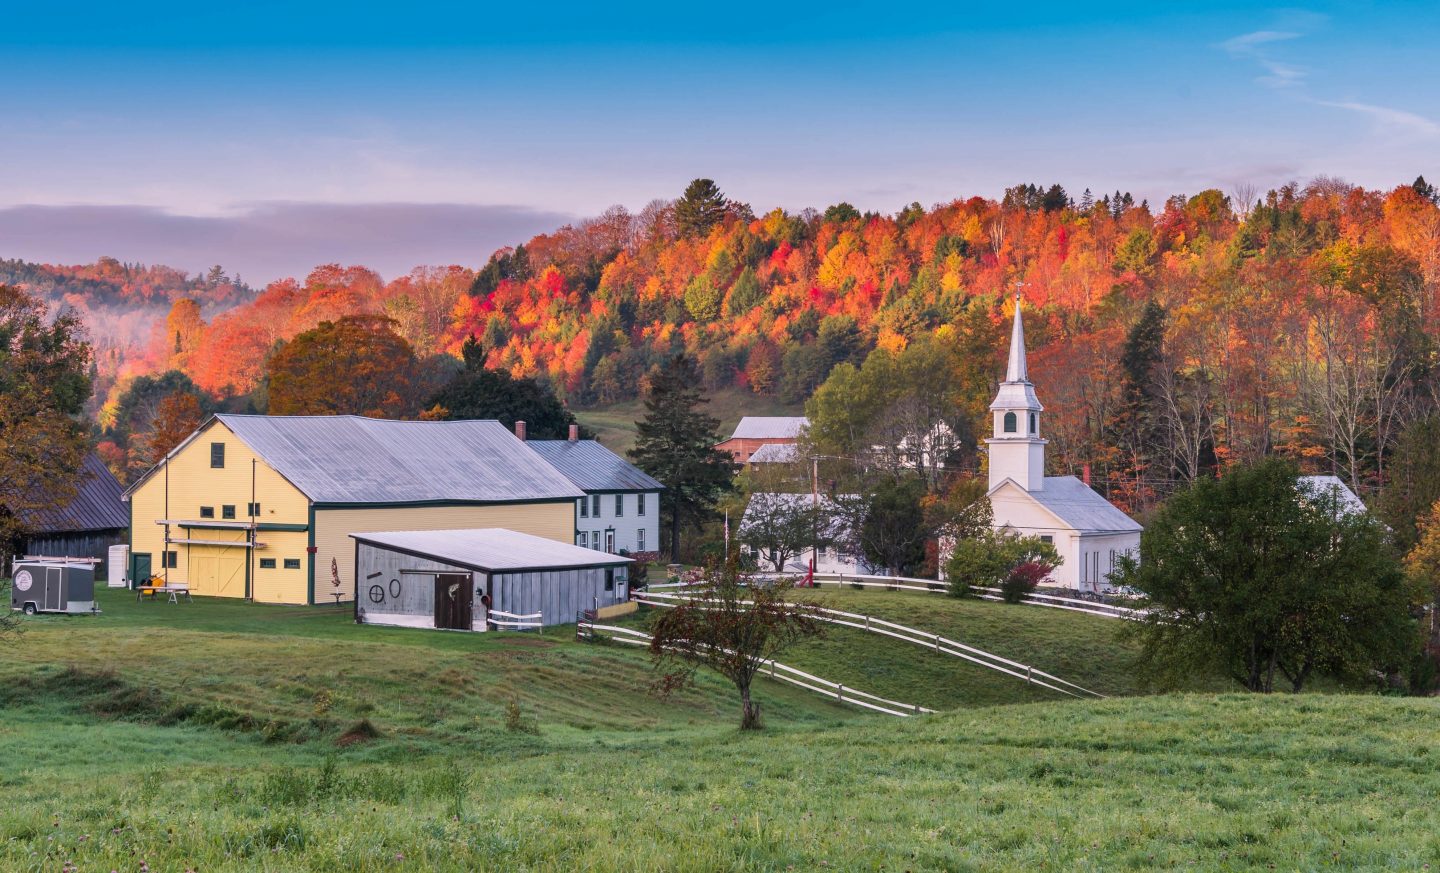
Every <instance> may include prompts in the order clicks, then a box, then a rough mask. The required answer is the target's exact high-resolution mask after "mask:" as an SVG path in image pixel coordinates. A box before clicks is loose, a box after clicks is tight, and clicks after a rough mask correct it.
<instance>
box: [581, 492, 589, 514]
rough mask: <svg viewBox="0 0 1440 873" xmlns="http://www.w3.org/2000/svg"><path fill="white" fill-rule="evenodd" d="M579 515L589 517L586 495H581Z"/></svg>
mask: <svg viewBox="0 0 1440 873" xmlns="http://www.w3.org/2000/svg"><path fill="white" fill-rule="evenodd" d="M580 517H581V518H589V517H590V498H588V497H582V498H580Z"/></svg>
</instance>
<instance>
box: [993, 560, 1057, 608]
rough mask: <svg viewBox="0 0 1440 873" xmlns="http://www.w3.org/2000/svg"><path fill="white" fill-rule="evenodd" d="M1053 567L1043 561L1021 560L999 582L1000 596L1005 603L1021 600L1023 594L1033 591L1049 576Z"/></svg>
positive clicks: (1023, 597) (1023, 596)
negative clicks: (1003, 579)
mask: <svg viewBox="0 0 1440 873" xmlns="http://www.w3.org/2000/svg"><path fill="white" fill-rule="evenodd" d="M1053 569H1055V568H1054V567H1053V566H1052V565H1050V564H1047V563H1045V562H1044V561H1022V562H1021V563H1019V564H1017V565H1016V566H1015V568H1014V569H1013V570H1011V571H1010V575H1009V576H1006V577H1005V581H1003V582H1001V583H1000V596H1001V597H1002V598H1004V600H1005V602H1006V603H1019V602H1021V601H1022V600H1024V599H1025V595H1027V594H1031V593H1033V592H1034V591H1035V589H1036V588H1037V587H1039V585H1040V583H1041V582H1044V581H1045V580H1047V579H1049V578H1050V571H1051V570H1053Z"/></svg>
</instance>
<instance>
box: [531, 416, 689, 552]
mask: <svg viewBox="0 0 1440 873" xmlns="http://www.w3.org/2000/svg"><path fill="white" fill-rule="evenodd" d="M526 445H528V446H530V448H532V449H534V450H535V451H536V452H537V453H538V454H539V455H540V457H542V458H544V459H545V460H546V461H548V462H549V463H550V466H552V467H554V468H555V469H556V470H557V471H559V473H560V475H562V476H564V477H565V478H566V479H569V480H570V481H571V482H572V483H574V485H575V487H577V488H579V489H580V490H581V491H584V492H585V496H584V497H582V498H580V499H579V500H577V501H576V502H575V545H577V546H583V547H585V548H589V549H595V550H596V551H601V552H609V553H610V554H612V555H614V554H619V553H620V552H621V551H624V552H625V553H626V554H629V553H631V552H649V551H654V550H656V549H658V548H660V492H661V491H663V490H665V486H664V485H661V484H660V483H659V482H658V481H656V480H655V479H654V478H652V477H651V476H649V475H647V474H646V473H644V472H643V471H641V470H640V469H639V468H637V467H636V466H635V465H634V464H631V463H630V462H629V461H626V460H625V459H624V458H622V457H620V456H619V455H617V454H615V453H614V452H612V451H610V450H609V449H607V448H605V447H604V446H602V445H600V444H599V443H598V442H596V441H595V440H582V439H580V435H579V429H578V428H577V427H576V426H575V425H571V426H570V438H569V439H567V440H528V441H527V442H526Z"/></svg>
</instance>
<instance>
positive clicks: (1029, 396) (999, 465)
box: [985, 291, 1046, 491]
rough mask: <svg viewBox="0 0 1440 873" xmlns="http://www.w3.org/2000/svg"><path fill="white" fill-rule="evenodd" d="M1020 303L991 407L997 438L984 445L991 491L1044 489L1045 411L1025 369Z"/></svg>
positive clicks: (1016, 302)
mask: <svg viewBox="0 0 1440 873" xmlns="http://www.w3.org/2000/svg"><path fill="white" fill-rule="evenodd" d="M1020 309H1021V299H1020V294H1019V292H1018V291H1017V292H1016V294H1015V320H1014V322H1013V323H1012V324H1011V327H1010V359H1009V362H1008V363H1007V365H1006V368H1005V381H1004V382H1001V383H1000V390H999V392H997V393H996V395H995V401H994V402H993V403H991V404H990V411H991V413H992V415H993V418H994V436H993V437H991V438H990V439H988V440H986V441H985V444H986V445H987V446H989V448H990V487H991V488H994V487H995V486H997V485H999V484H1000V483H1001V482H1004V481H1005V480H1006V479H1010V480H1013V481H1014V482H1015V484H1017V485H1019V486H1020V487H1021V488H1023V489H1025V490H1026V491H1041V490H1044V488H1045V443H1046V441H1045V440H1043V439H1041V438H1040V413H1041V412H1044V411H1045V407H1043V406H1041V405H1040V399H1039V398H1038V397H1036V396H1035V386H1034V385H1032V384H1030V375H1029V372H1028V370H1027V368H1026V365H1025V324H1024V322H1023V321H1022V319H1021V316H1020Z"/></svg>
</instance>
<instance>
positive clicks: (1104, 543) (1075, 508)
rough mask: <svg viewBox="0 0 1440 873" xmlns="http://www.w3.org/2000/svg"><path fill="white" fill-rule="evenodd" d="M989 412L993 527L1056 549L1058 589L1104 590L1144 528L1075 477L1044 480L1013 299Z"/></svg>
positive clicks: (1041, 443) (1036, 412)
mask: <svg viewBox="0 0 1440 873" xmlns="http://www.w3.org/2000/svg"><path fill="white" fill-rule="evenodd" d="M990 411H991V413H992V418H993V422H994V432H995V435H994V436H993V437H991V438H990V439H987V440H986V441H985V444H986V445H987V446H989V454H990V491H989V497H990V508H991V509H992V511H993V513H994V525H995V527H996V528H997V529H998V530H1001V531H1006V532H1010V533H1015V534H1020V535H1025V536H1038V537H1040V538H1041V539H1042V540H1045V541H1046V542H1049V543H1053V544H1054V546H1055V548H1056V550H1057V551H1059V552H1060V556H1061V557H1062V558H1063V559H1064V563H1062V564H1061V565H1060V566H1059V567H1058V568H1056V570H1055V572H1054V573H1053V574H1052V576H1053V577H1054V579H1055V582H1056V584H1058V585H1060V586H1061V587H1064V588H1073V589H1077V590H1080V591H1105V590H1108V589H1109V588H1110V581H1109V580H1110V573H1111V571H1112V570H1114V569H1115V561H1116V559H1117V558H1118V557H1120V556H1121V555H1123V554H1125V553H1126V552H1133V553H1135V554H1137V555H1138V554H1139V552H1140V531H1141V527H1140V525H1139V524H1137V523H1136V522H1135V520H1134V519H1132V518H1130V516H1128V515H1126V514H1125V513H1123V512H1121V511H1120V510H1119V509H1118V508H1116V507H1115V506H1114V505H1113V504H1111V503H1110V501H1108V500H1106V499H1105V498H1104V497H1101V496H1100V495H1099V494H1097V493H1096V492H1095V491H1093V490H1092V489H1091V488H1090V486H1089V485H1087V484H1085V483H1084V482H1082V481H1080V480H1079V479H1077V478H1075V477H1074V476H1046V475H1045V443H1046V440H1044V439H1043V438H1042V437H1041V436H1040V413H1041V412H1044V411H1045V407H1043V406H1041V405H1040V400H1039V398H1037V397H1036V396H1035V386H1034V385H1032V384H1030V378H1029V375H1028V373H1027V372H1026V369H1025V328H1024V326H1023V325H1022V324H1021V321H1020V297H1019V296H1018V295H1017V296H1016V298H1015V323H1014V326H1013V327H1012V328H1011V332H1010V361H1009V365H1008V366H1007V368H1006V371H1005V381H1004V382H1002V383H1001V384H1000V392H999V393H998V394H996V395H995V402H994V403H991V404H990Z"/></svg>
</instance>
